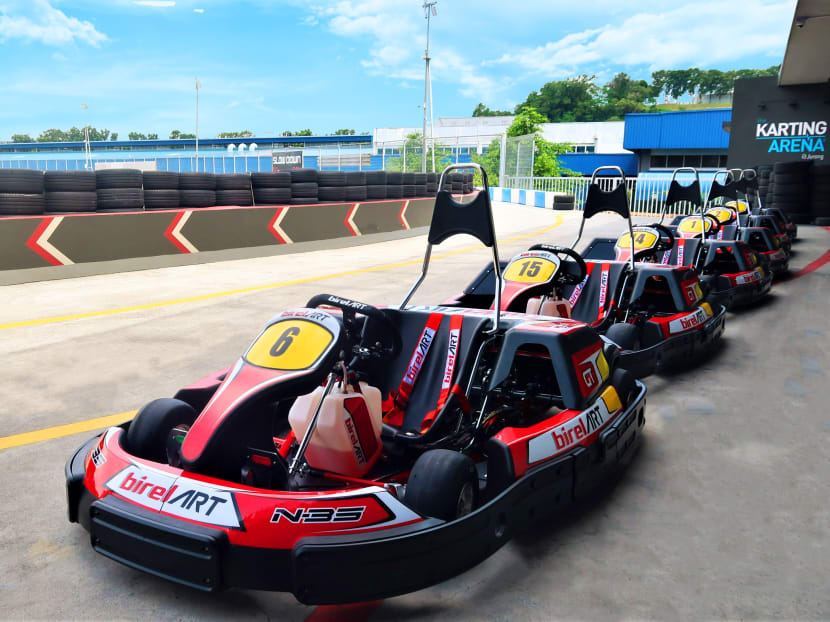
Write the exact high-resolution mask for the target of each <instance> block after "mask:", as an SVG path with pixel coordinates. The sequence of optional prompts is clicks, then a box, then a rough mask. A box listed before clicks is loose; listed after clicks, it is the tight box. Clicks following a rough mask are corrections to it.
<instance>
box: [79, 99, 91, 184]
mask: <svg viewBox="0 0 830 622" xmlns="http://www.w3.org/2000/svg"><path fill="white" fill-rule="evenodd" d="M81 108H83V109H84V169H85V170H89V169H90V167H91V166H92V155H91V153H90V148H89V124H88V123H87V120H86V111H87V109H88V108H89V106H87V105H86V104H81Z"/></svg>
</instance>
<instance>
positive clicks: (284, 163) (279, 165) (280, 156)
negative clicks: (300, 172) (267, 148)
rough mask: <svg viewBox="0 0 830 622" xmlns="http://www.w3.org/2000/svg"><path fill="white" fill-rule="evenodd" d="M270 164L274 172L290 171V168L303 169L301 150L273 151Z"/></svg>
mask: <svg viewBox="0 0 830 622" xmlns="http://www.w3.org/2000/svg"><path fill="white" fill-rule="evenodd" d="M273 153H274V155H273V158H272V163H273V166H274V170H275V171H290V170H291V169H292V168H303V150H302V149H290V150H288V149H287V150H285V151H274V152H273Z"/></svg>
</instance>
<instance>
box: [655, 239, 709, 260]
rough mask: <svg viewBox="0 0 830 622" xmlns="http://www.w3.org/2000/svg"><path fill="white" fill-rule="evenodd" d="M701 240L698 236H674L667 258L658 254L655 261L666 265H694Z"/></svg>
mask: <svg viewBox="0 0 830 622" xmlns="http://www.w3.org/2000/svg"><path fill="white" fill-rule="evenodd" d="M701 242H702V240H701V239H700V238H675V239H674V245H672V249H671V253H670V254H669V255H668V258H666V257H665V255H660V254H658V257H657V261H658V263H662V264H666V265H668V266H693V265H696V261H697V258H698V254H699V253H700V244H701Z"/></svg>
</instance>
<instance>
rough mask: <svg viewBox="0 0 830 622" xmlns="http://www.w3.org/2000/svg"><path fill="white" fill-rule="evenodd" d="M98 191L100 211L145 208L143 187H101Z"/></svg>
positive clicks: (98, 209)
mask: <svg viewBox="0 0 830 622" xmlns="http://www.w3.org/2000/svg"><path fill="white" fill-rule="evenodd" d="M97 193H98V208H97V211H99V212H101V211H104V210H110V209H115V210H137V209H143V208H144V191H143V190H142V189H141V188H99V189H98V190H97Z"/></svg>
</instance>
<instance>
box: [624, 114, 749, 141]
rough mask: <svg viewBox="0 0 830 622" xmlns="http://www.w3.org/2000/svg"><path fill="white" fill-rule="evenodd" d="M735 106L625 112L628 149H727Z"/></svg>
mask: <svg viewBox="0 0 830 622" xmlns="http://www.w3.org/2000/svg"><path fill="white" fill-rule="evenodd" d="M731 120H732V109H731V108H709V109H704V110H686V111H681V112H642V113H632V114H627V115H625V136H624V137H623V147H624V148H625V149H727V148H729V134H728V133H727V132H726V130H725V129H724V123H726V122H729V121H731Z"/></svg>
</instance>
